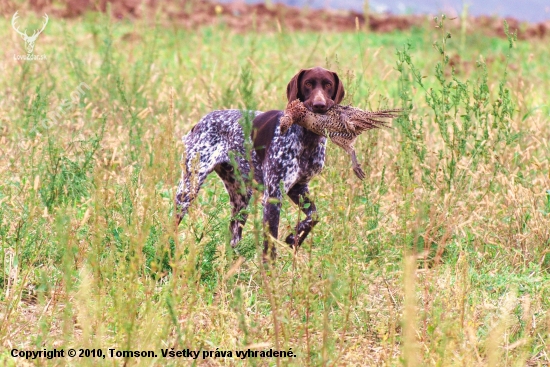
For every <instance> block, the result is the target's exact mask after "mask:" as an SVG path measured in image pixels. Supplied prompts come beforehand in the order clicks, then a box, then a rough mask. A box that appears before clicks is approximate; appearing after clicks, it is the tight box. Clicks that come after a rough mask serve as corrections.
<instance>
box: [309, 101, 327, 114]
mask: <svg viewBox="0 0 550 367" xmlns="http://www.w3.org/2000/svg"><path fill="white" fill-rule="evenodd" d="M311 107H313V112H316V113H324V112H326V110H327V104H326V103H325V102H323V101H314V102H313V104H312V106H311Z"/></svg>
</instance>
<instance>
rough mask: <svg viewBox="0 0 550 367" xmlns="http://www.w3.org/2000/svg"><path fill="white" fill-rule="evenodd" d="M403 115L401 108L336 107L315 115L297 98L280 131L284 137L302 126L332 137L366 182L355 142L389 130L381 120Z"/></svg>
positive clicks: (285, 113)
mask: <svg viewBox="0 0 550 367" xmlns="http://www.w3.org/2000/svg"><path fill="white" fill-rule="evenodd" d="M401 112H402V111H401V110H400V109H393V110H380V111H363V110H361V109H359V108H356V107H352V106H341V105H334V106H333V107H332V108H330V109H329V110H328V111H327V112H326V113H325V114H323V115H320V114H316V113H313V112H311V111H310V110H308V109H307V108H306V106H305V105H304V104H303V103H302V102H300V100H298V99H296V100H294V101H292V102H290V103H289V104H288V105H287V107H286V109H285V111H284V115H283V117H281V119H280V129H281V134H283V135H284V134H285V133H286V132H287V130H288V129H289V128H290V126H291V125H292V124H298V125H300V126H302V127H305V128H306V129H308V130H310V131H313V132H314V133H316V134H319V135H323V136H326V137H328V138H330V140H331V141H332V142H333V143H334V144H336V145H338V146H339V147H341V148H342V149H344V150H345V151H346V152H347V153H348V154H349V155H350V157H351V161H352V164H353V171H354V172H355V175H356V176H357V177H359V178H360V179H361V180H362V179H364V178H365V172H363V170H362V169H361V166H360V165H359V163H358V162H357V157H356V155H355V149H354V148H353V144H354V143H355V140H357V137H358V136H359V135H360V134H361V133H362V132H363V131H365V130H371V129H376V128H380V127H383V126H386V127H387V124H388V122H387V121H383V120H379V119H385V118H394V117H399V115H400V113H401Z"/></svg>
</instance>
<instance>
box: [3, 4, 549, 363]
mask: <svg viewBox="0 0 550 367" xmlns="http://www.w3.org/2000/svg"><path fill="white" fill-rule="evenodd" d="M0 23H1V26H0V35H2V36H3V37H4V39H8V41H6V44H5V48H4V51H3V57H1V58H0V68H1V70H2V74H3V76H4V77H3V78H2V80H0V123H1V125H0V141H1V146H0V152H1V154H0V162H1V164H0V241H1V245H0V246H1V247H0V260H1V266H2V267H1V269H2V272H0V291H1V292H0V342H1V345H2V349H0V362H2V364H4V365H8V366H11V365H16V364H20V363H23V359H21V358H12V357H11V356H10V351H11V350H12V349H13V348H16V349H20V350H29V351H36V350H42V349H44V348H45V349H48V350H50V349H53V348H63V349H65V350H68V348H76V349H80V348H95V349H97V348H101V349H102V351H103V353H104V354H107V353H108V349H109V348H114V349H116V350H118V351H124V350H154V351H155V352H156V354H157V355H158V357H157V358H141V357H140V358H131V357H129V358H122V357H121V358H118V359H112V358H111V357H108V358H105V359H103V358H97V357H96V358H93V357H88V358H73V359H70V358H69V359H51V360H48V359H39V360H35V361H31V363H35V364H41V365H59V364H61V365H63V364H72V365H76V364H78V365H82V364H85V365H98V364H99V365H112V364H113V362H115V363H117V364H118V363H121V362H122V361H124V363H125V364H128V365H142V364H143V365H165V364H168V365H188V364H189V365H193V364H195V365H205V366H217V365H236V366H240V365H251V366H264V365H278V366H284V365H289V366H302V365H310V366H325V365H326V366H328V365H342V366H343V365H345V366H352V365H356V366H364V365H390V366H393V365H407V366H413V365H434V366H455V365H461V366H486V365H489V366H519V365H522V366H523V365H529V366H547V365H548V364H549V363H550V356H549V354H548V350H549V348H548V343H549V342H550V341H549V337H550V334H549V333H550V314H549V313H548V310H549V307H550V287H549V284H550V251H549V250H548V249H549V245H550V220H549V219H550V192H549V191H548V190H549V189H550V174H549V162H548V157H549V148H548V137H549V134H550V130H549V125H548V115H549V108H548V106H547V105H546V98H547V96H548V94H549V92H550V75H549V73H550V72H549V71H548V68H547V66H546V65H547V63H546V55H547V54H548V52H549V46H548V45H547V44H546V43H545V42H544V41H535V40H532V41H529V42H519V41H518V42H516V41H514V40H513V36H512V35H511V36H510V37H509V40H501V39H492V38H487V37H484V36H482V35H479V34H471V35H468V34H464V35H462V36H463V37H465V40H464V42H459V41H458V40H456V41H455V39H454V38H452V37H453V36H454V34H452V35H451V38H449V36H447V30H446V28H447V27H448V23H449V21H448V20H441V19H438V21H437V22H434V23H433V25H434V27H433V28H426V29H416V30H413V31H411V32H409V33H391V34H372V33H369V34H364V33H350V34H330V33H320V34H312V33H285V32H278V31H277V28H276V27H274V31H273V33H269V34H257V33H247V34H235V33H233V32H231V31H230V30H229V29H226V28H225V27H224V26H223V25H220V26H212V27H204V28H201V29H197V30H195V31H184V30H181V29H177V27H170V26H162V25H158V26H155V25H151V24H148V23H146V22H144V21H139V20H138V21H135V22H134V23H129V22H125V21H120V22H113V21H111V20H109V19H108V18H105V17H104V16H102V15H98V14H93V13H90V14H88V15H86V17H85V18H84V19H83V20H81V21H67V22H64V21H61V20H54V19H50V24H48V28H47V32H45V33H44V34H42V35H41V36H40V37H39V39H38V41H37V44H36V47H35V51H34V52H35V54H45V55H47V59H46V60H42V61H33V62H21V61H15V60H14V59H13V57H12V54H21V53H23V42H22V41H21V40H20V39H19V38H18V37H17V36H16V35H15V33H14V32H13V31H12V29H11V28H10V26H9V23H8V22H7V21H5V20H3V21H1V22H0ZM436 25H437V26H438V27H439V28H436V27H435V26H436ZM434 42H436V44H435V47H434ZM461 44H463V45H466V46H465V47H464V46H461ZM511 46H513V47H511ZM310 65H321V66H324V67H327V68H331V69H333V70H336V71H338V73H339V75H340V76H341V78H342V79H343V80H344V82H345V86H346V90H347V99H346V101H345V102H347V103H353V104H354V105H356V106H358V107H363V108H371V109H377V108H381V107H394V106H395V107H405V108H408V109H409V111H410V112H409V114H408V115H407V116H406V117H405V118H403V119H400V120H399V121H397V122H396V123H395V124H394V128H393V129H389V130H382V131H374V132H368V133H366V134H364V136H362V137H361V138H359V140H358V142H357V151H358V155H359V160H360V161H362V162H365V163H364V164H363V166H364V167H363V168H364V170H365V172H366V173H367V178H366V179H365V181H364V182H360V181H358V180H357V179H356V178H355V176H354V175H353V173H352V171H351V163H350V162H349V161H348V158H347V155H346V154H344V153H343V152H342V151H341V150H340V149H338V148H336V147H334V146H333V145H330V144H329V146H328V157H327V160H326V166H325V169H324V171H323V173H322V174H321V175H320V176H318V177H317V178H315V179H314V180H313V181H312V182H311V192H312V193H313V199H314V201H315V203H316V205H317V207H318V210H319V213H320V223H319V224H318V225H317V227H316V228H315V229H314V231H313V232H312V234H311V235H310V236H309V237H308V239H307V240H306V242H305V243H304V245H303V247H302V248H301V249H300V251H298V252H296V253H295V252H293V251H291V250H290V249H288V247H286V246H285V245H283V244H281V243H279V244H278V249H279V258H278V259H277V262H276V264H275V265H274V266H273V267H272V268H271V269H269V271H267V272H266V271H263V267H262V265H261V260H260V259H261V256H260V253H259V252H260V251H261V246H260V243H261V241H262V233H261V206H260V201H261V200H260V194H258V193H256V194H255V196H254V198H253V200H252V205H251V207H250V216H249V221H248V223H247V225H246V227H245V229H244V238H243V240H242V242H241V243H240V244H239V246H238V247H237V249H236V250H235V251H233V250H232V249H231V248H230V246H229V234H228V222H229V219H230V208H229V203H228V197H227V194H226V193H225V190H224V188H223V186H222V184H221V182H220V181H219V179H217V178H216V177H214V176H212V177H211V178H209V179H208V180H207V182H206V184H205V185H204V187H203V189H202V190H201V192H200V195H199V197H198V198H197V200H196V201H195V203H194V204H193V206H192V208H191V210H190V212H189V215H188V216H187V217H186V218H185V220H184V222H183V224H182V225H181V226H180V228H179V232H178V233H177V234H175V233H174V231H173V230H172V229H171V228H172V220H173V217H172V214H173V213H172V211H173V197H174V193H175V185H176V184H177V181H178V178H179V175H180V169H181V168H180V164H179V163H180V162H179V157H180V155H181V153H182V150H183V149H182V146H181V144H180V143H179V139H180V137H181V136H183V135H184V134H185V133H187V132H188V131H189V130H190V128H191V127H192V126H193V125H194V124H195V123H196V122H197V121H198V119H199V118H200V117H201V116H202V115H204V114H206V113H207V112H209V111H211V110H213V109H223V108H240V109H243V108H257V109H259V110H269V109H277V108H278V109H282V108H284V106H285V103H286V101H285V93H284V91H285V87H286V83H287V82H288V80H290V78H291V77H292V76H293V75H294V74H295V73H296V72H297V71H298V70H299V69H300V68H303V67H307V66H310ZM82 83H85V85H86V86H89V88H86V87H84V85H83V84H82ZM79 86H80V89H79ZM73 97H74V98H73ZM59 107H62V109H59ZM55 111H57V112H58V113H57V116H56V115H55ZM367 162H368V165H367ZM298 216H299V214H298V212H297V210H296V207H295V206H293V205H292V204H291V203H290V202H289V200H288V198H285V199H284V202H283V211H282V220H281V226H280V232H281V233H280V237H281V238H284V237H285V236H286V235H287V234H288V233H289V232H290V231H291V229H292V228H293V226H294V225H295V223H296V221H297V218H298ZM171 348H174V349H175V350H185V349H190V350H193V351H201V353H202V352H203V351H211V352H212V353H213V354H212V357H211V358H207V359H206V360H203V359H200V358H199V359H198V360H196V361H194V362H193V359H191V358H183V357H180V358H177V357H176V358H163V357H162V355H161V350H162V349H165V350H166V349H168V350H170V349H171ZM247 349H251V350H257V351H258V352H259V351H265V350H269V349H275V350H280V351H288V350H290V349H291V350H292V351H293V353H294V354H295V355H296V356H295V357H284V358H275V357H270V358H267V357H265V358H260V357H255V358H253V357H251V358H246V359H240V358H236V355H235V351H237V350H238V351H241V350H244V351H246V350H247ZM216 351H218V352H219V351H233V355H232V356H231V357H227V356H225V357H221V356H218V357H216V353H215V352H216Z"/></svg>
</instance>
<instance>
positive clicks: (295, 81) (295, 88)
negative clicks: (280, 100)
mask: <svg viewBox="0 0 550 367" xmlns="http://www.w3.org/2000/svg"><path fill="white" fill-rule="evenodd" d="M305 72H306V70H305V69H301V70H300V71H299V72H298V74H296V75H294V76H293V77H292V79H290V82H289V83H288V85H287V86H286V98H287V99H288V102H292V101H294V100H295V99H299V100H300V101H302V99H303V98H304V96H303V95H302V92H301V91H300V78H301V77H302V75H303V74H304V73H305ZM302 102H303V101H302Z"/></svg>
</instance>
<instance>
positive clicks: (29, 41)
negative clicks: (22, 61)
mask: <svg viewBox="0 0 550 367" xmlns="http://www.w3.org/2000/svg"><path fill="white" fill-rule="evenodd" d="M17 13H18V12H15V14H13V17H12V18H11V26H12V27H13V29H15V31H16V32H17V33H18V34H19V35H20V36H21V38H23V40H24V41H25V49H26V50H27V53H28V54H32V51H33V50H34V43H35V42H36V39H37V38H38V36H39V35H40V33H42V31H43V30H44V28H46V25H47V24H48V14H44V16H43V18H44V24H43V25H42V29H41V30H35V31H34V32H33V34H32V35H30V36H29V35H28V34H27V28H25V31H24V32H21V31H20V30H19V27H17V24H16V21H17V18H19V15H18V14H17Z"/></svg>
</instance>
